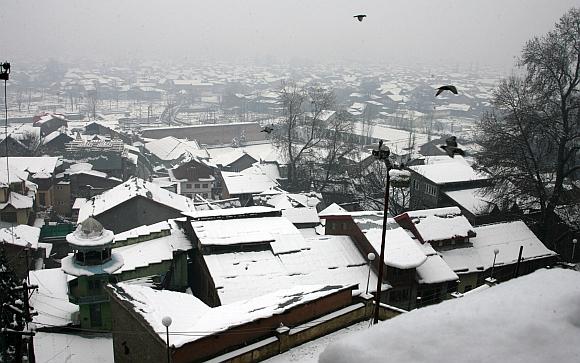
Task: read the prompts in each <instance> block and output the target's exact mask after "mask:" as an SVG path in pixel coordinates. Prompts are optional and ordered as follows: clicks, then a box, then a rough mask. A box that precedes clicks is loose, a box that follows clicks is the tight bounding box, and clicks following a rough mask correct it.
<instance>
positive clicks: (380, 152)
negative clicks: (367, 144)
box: [372, 140, 393, 324]
mask: <svg viewBox="0 0 580 363" xmlns="http://www.w3.org/2000/svg"><path fill="white" fill-rule="evenodd" d="M382 147H383V140H380V141H379V148H378V149H377V150H373V151H372V154H373V156H374V157H375V159H377V160H379V161H384V162H385V166H386V167H387V186H386V188H385V205H384V208H383V230H382V234H381V253H380V255H379V274H378V276H377V292H376V293H375V311H374V313H375V314H374V319H373V324H377V323H378V322H379V306H380V305H381V287H382V286H381V285H382V282H383V268H384V265H385V239H386V235H387V212H388V210H389V187H390V185H389V184H390V181H391V178H390V176H389V172H390V170H391V168H392V166H393V165H392V164H391V160H389V156H390V154H391V150H389V148H388V147H386V146H385V148H384V149H383V148H382Z"/></svg>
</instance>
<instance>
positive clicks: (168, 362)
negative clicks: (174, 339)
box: [161, 316, 171, 363]
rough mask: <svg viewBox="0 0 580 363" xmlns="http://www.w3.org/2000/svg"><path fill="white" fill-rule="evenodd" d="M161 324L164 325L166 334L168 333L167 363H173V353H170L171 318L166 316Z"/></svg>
mask: <svg viewBox="0 0 580 363" xmlns="http://www.w3.org/2000/svg"><path fill="white" fill-rule="evenodd" d="M161 324H163V326H164V327H165V332H166V333H167V340H166V342H167V363H171V353H170V352H169V326H170V325H171V317H169V316H166V317H164V318H163V319H161Z"/></svg>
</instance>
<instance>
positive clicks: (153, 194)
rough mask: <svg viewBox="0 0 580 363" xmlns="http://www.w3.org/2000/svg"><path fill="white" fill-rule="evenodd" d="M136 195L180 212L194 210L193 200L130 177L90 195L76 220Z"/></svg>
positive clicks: (79, 220) (94, 214)
mask: <svg viewBox="0 0 580 363" xmlns="http://www.w3.org/2000/svg"><path fill="white" fill-rule="evenodd" d="M136 197H143V198H149V199H151V200H153V201H155V202H157V203H159V204H163V205H165V206H167V207H170V208H173V209H175V210H178V211H182V212H192V211H194V210H195V207H194V204H193V200H191V199H189V198H186V197H184V196H182V195H179V194H176V193H173V192H170V191H169V190H167V189H163V188H161V187H159V186H158V185H157V184H154V183H150V182H148V181H145V180H143V179H139V178H131V179H129V180H127V181H126V182H124V183H123V184H119V185H117V186H116V187H114V188H112V189H109V190H107V191H105V192H104V193H103V194H100V195H97V196H94V197H92V198H91V199H89V200H87V202H86V203H85V204H83V205H82V206H81V208H80V209H79V217H78V220H77V222H78V223H80V222H82V221H84V220H85V219H87V218H88V217H89V216H98V215H99V214H101V213H103V212H105V211H108V210H110V209H112V208H114V207H116V206H117V205H119V204H121V203H124V202H126V201H128V200H130V199H133V198H136Z"/></svg>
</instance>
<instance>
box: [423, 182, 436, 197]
mask: <svg viewBox="0 0 580 363" xmlns="http://www.w3.org/2000/svg"><path fill="white" fill-rule="evenodd" d="M425 193H427V194H429V195H432V196H436V195H437V187H435V186H434V185H431V184H425Z"/></svg>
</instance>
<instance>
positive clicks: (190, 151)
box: [144, 136, 209, 166]
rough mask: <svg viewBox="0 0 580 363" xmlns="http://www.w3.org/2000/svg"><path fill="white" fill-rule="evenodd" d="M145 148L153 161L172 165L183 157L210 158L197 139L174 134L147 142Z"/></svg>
mask: <svg viewBox="0 0 580 363" xmlns="http://www.w3.org/2000/svg"><path fill="white" fill-rule="evenodd" d="M144 149H145V150H146V152H147V153H148V154H149V156H150V158H151V162H153V163H155V164H162V165H166V166H169V165H172V164H175V163H177V162H179V161H180V160H182V159H183V158H186V157H187V158H192V157H198V158H202V159H207V158H209V154H208V153H207V151H206V150H205V149H203V148H201V147H200V146H199V144H198V142H197V141H195V140H183V139H178V138H176V137H173V136H166V137H163V138H161V139H157V140H152V141H150V142H147V143H145V145H144Z"/></svg>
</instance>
